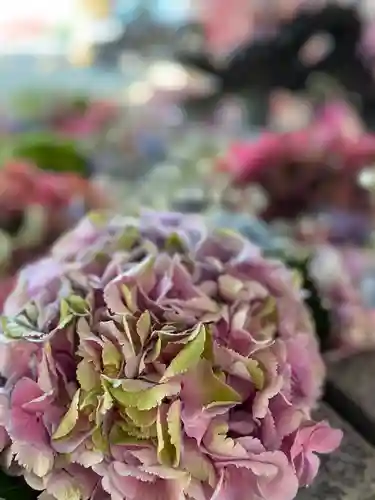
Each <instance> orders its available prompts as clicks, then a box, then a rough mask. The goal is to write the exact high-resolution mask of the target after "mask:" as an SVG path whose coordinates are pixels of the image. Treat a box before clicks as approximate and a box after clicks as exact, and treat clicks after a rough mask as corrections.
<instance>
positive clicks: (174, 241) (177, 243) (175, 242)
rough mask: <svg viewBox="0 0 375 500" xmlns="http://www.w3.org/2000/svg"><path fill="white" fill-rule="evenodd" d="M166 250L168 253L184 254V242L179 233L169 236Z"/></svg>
mask: <svg viewBox="0 0 375 500" xmlns="http://www.w3.org/2000/svg"><path fill="white" fill-rule="evenodd" d="M165 250H166V251H167V252H168V253H184V251H185V245H184V242H183V241H182V239H181V238H180V236H179V235H178V234H177V233H172V234H170V235H169V236H168V238H167V240H166V242H165Z"/></svg>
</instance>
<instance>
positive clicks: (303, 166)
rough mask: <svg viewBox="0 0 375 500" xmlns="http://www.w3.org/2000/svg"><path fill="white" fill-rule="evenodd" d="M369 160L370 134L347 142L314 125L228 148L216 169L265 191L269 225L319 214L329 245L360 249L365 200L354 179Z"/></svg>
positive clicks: (372, 152) (373, 152) (367, 226)
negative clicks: (344, 244)
mask: <svg viewBox="0 0 375 500" xmlns="http://www.w3.org/2000/svg"><path fill="white" fill-rule="evenodd" d="M374 159H375V135H374V134H364V133H363V134H360V136H359V137H348V136H346V135H345V134H344V133H343V131H342V130H341V129H340V128H337V127H336V128H328V129H327V126H326V124H325V122H323V124H322V123H320V122H318V123H316V124H315V123H314V124H312V125H311V126H310V127H307V128H305V129H302V130H298V131H294V132H289V133H284V134H280V133H274V132H267V133H264V134H263V135H262V136H260V138H259V139H258V140H257V141H256V142H251V143H237V144H233V145H232V147H231V148H230V149H229V151H228V153H227V155H226V156H225V158H223V159H222V160H221V161H220V166H221V168H222V169H223V170H225V171H226V172H227V173H228V174H229V176H230V178H231V181H233V182H234V183H235V184H238V185H239V186H241V187H243V186H244V185H247V184H253V183H257V184H259V185H261V186H262V187H263V188H264V189H265V191H266V192H267V195H268V199H269V206H268V207H267V209H266V210H265V211H264V213H263V215H264V217H266V218H267V219H268V220H273V219H281V218H285V219H292V220H295V219H296V218H297V217H298V216H300V215H304V214H306V213H314V214H316V213H321V214H322V215H324V216H325V218H326V220H327V224H328V226H329V237H330V240H331V241H333V242H335V243H337V242H340V243H342V242H343V241H344V242H346V241H350V242H355V243H360V244H363V242H364V241H366V239H368V237H369V233H370V230H371V221H370V216H369V214H370V197H369V193H368V191H367V190H366V189H365V188H363V187H361V186H359V185H358V174H359V173H360V172H361V171H362V170H364V169H365V168H367V167H368V165H371V164H372V163H373V161H374ZM338 186H340V189H337V187H338Z"/></svg>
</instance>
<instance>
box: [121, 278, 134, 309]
mask: <svg viewBox="0 0 375 500" xmlns="http://www.w3.org/2000/svg"><path fill="white" fill-rule="evenodd" d="M121 292H122V296H123V299H124V302H125V305H126V307H127V308H128V309H129V311H130V312H131V313H135V312H136V311H137V309H138V305H137V299H136V296H135V291H134V290H131V289H130V288H129V287H127V286H126V285H124V284H123V285H121Z"/></svg>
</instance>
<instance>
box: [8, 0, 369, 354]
mask: <svg viewBox="0 0 375 500" xmlns="http://www.w3.org/2000/svg"><path fill="white" fill-rule="evenodd" d="M374 23H375V3H374V2H373V1H372V0H360V1H354V0H353V2H350V1H341V2H340V1H331V2H330V1H324V0H322V1H321V0H319V1H318V0H314V1H310V2H309V1H303V0H268V1H267V2H266V1H260V0H232V1H230V2H229V1H228V0H178V1H175V2H172V1H171V0H64V1H63V2H58V3H57V4H55V3H53V4H52V2H50V1H49V0H29V1H28V2H26V3H25V1H24V0H12V2H9V3H7V4H4V6H3V7H2V9H1V10H0V42H1V43H0V76H1V86H0V167H1V168H0V209H1V210H0V236H1V238H0V241H1V243H0V251H1V255H0V268H1V270H2V271H1V272H2V276H3V277H4V286H3V292H2V296H3V297H5V296H6V295H7V293H8V291H9V289H11V286H12V283H13V276H14V273H15V272H16V271H17V269H18V268H19V267H20V266H22V265H24V264H25V263H27V262H29V261H30V260H32V259H34V258H35V257H36V256H38V255H41V254H43V253H44V252H45V251H46V250H47V249H48V247H49V245H50V244H51V242H52V241H54V239H55V238H56V237H58V236H59V235H60V234H61V233H62V232H64V231H65V230H66V229H68V228H69V227H71V225H72V224H75V223H76V222H77V220H78V219H79V218H80V217H81V216H82V215H84V214H85V213H86V211H88V210H92V209H96V208H110V209H114V210H116V211H119V212H122V213H127V214H137V213H139V211H140V210H141V208H142V207H148V208H152V209H156V210H174V211H178V212H183V213H189V214H200V215H203V216H204V217H206V220H207V221H208V223H209V224H211V225H212V226H215V227H216V226H217V227H229V228H232V229H236V230H239V231H240V232H242V234H243V235H244V236H246V237H247V238H249V239H251V240H252V241H253V242H254V243H256V244H257V245H259V246H261V247H262V248H263V249H264V250H265V251H267V252H272V253H274V254H275V253H277V255H278V256H280V255H281V253H282V254H283V255H284V258H285V254H288V256H289V257H290V255H291V254H292V255H293V258H295V254H296V253H298V255H299V254H300V252H302V251H303V252H310V253H311V252H317V251H318V250H319V249H321V248H323V247H324V248H325V247H326V246H328V245H331V247H332V250H333V251H334V252H335V255H336V257H335V258H337V256H338V258H339V259H341V260H342V262H343V264H342V265H343V266H344V268H345V272H346V273H347V274H348V279H349V280H350V282H351V284H353V287H354V288H355V290H356V294H357V295H356V297H357V296H358V297H359V298H358V300H359V302H360V304H361V307H362V312H363V314H364V316H365V317H366V321H365V323H366V327H363V328H362V330H366V332H365V333H364V334H363V335H362V337H361V340H360V341H358V342H360V343H362V344H363V345H366V346H367V345H368V344H374V345H375V338H373V335H372V333H371V334H370V333H369V332H370V331H371V332H372V329H373V319H372V313H373V311H375V260H374V259H373V245H374V214H375V212H374V209H375V205H374V202H375V195H374V193H375V175H374V165H375V134H374V131H373V130H374V128H375V80H374V74H375V73H374V70H375V24H374ZM324 255H328V254H324ZM289 257H288V258H289ZM327 258H328V257H327ZM297 260H298V259H297ZM335 269H337V268H335ZM338 274H339V273H338ZM369 276H370V278H369ZM336 278H337V276H336ZM365 278H366V279H365ZM332 279H333V280H334V279H335V277H333V278H332ZM354 285H355V286H354ZM0 288H1V287H0ZM340 300H341V301H343V300H344V299H340ZM340 300H339V301H338V304H339V305H340V304H341V302H340ZM356 300H357V299H356ZM337 307H338V306H337ZM362 330H361V331H362ZM338 336H339V337H340V335H338ZM330 342H331V343H332V342H333V341H330ZM334 342H337V339H336V340H335V341H334ZM334 342H333V343H334ZM353 342H354V343H355V342H356V341H353ZM349 343H350V342H349ZM338 344H340V341H339V342H338ZM362 344H361V345H362ZM335 345H336V344H335ZM351 348H352V346H351Z"/></svg>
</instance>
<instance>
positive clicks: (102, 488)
mask: <svg viewBox="0 0 375 500" xmlns="http://www.w3.org/2000/svg"><path fill="white" fill-rule="evenodd" d="M151 220H152V221H153V223H152V224H151V223H150V221H151ZM82 228H83V229H84V231H82ZM49 259H50V260H49V265H48V266H47V267H48V269H49V271H48V275H47V278H46V275H43V272H44V271H43V270H44V269H47V267H43V266H42V265H41V263H36V264H35V268H34V272H32V269H31V268H29V269H28V270H27V271H25V272H23V273H21V275H20V277H19V281H18V284H17V286H16V288H15V291H14V293H13V294H12V295H11V296H10V297H9V299H8V301H7V303H6V305H5V313H6V315H5V316H4V317H3V318H2V329H3V334H2V337H3V353H4V355H3V357H2V359H1V360H0V361H1V363H0V364H1V366H0V368H1V373H2V374H3V376H4V377H6V384H5V387H4V389H3V393H4V394H3V399H0V404H1V408H2V412H1V415H2V420H1V422H0V423H1V424H2V426H3V427H2V429H3V436H4V438H3V440H2V443H3V454H4V455H5V457H6V458H7V463H8V464H9V466H12V465H14V464H16V465H17V466H18V467H19V468H20V469H21V471H22V473H23V475H24V477H25V479H26V481H27V482H28V483H29V484H30V485H31V486H32V487H33V488H35V489H38V490H40V491H43V492H46V493H48V494H49V495H51V496H52V497H53V498H56V499H57V500H60V499H63V498H74V499H77V500H88V499H91V500H93V499H99V498H100V499H113V500H129V499H131V500H143V499H144V498H147V499H149V500H161V499H163V500H180V499H184V500H224V499H225V500H241V499H242V498H256V499H259V500H262V499H263V500H268V499H270V498H272V499H273V500H289V499H290V500H291V499H293V498H295V496H296V494H297V491H298V489H299V488H300V487H303V486H306V485H308V484H310V483H311V482H312V480H313V479H314V477H315V475H316V473H317V471H318V466H319V458H318V455H317V454H320V453H329V452H331V451H332V450H333V449H335V448H336V447H337V446H338V444H339V442H340V439H341V432H340V431H337V430H333V429H331V428H330V427H329V425H328V424H327V423H324V422H314V421H313V420H312V417H311V410H312V409H313V408H314V406H315V404H316V403H317V400H318V398H319V396H320V392H321V387H322V383H323V377H324V365H323V363H322V360H321V358H320V355H319V352H318V346H317V342H316V339H315V337H314V332H313V330H312V326H311V322H310V319H309V316H308V313H307V311H306V309H305V307H304V305H303V300H302V299H301V292H300V290H299V288H298V284H297V283H296V280H295V279H294V278H295V277H294V276H293V275H292V274H291V272H289V271H288V270H287V269H286V268H285V267H284V266H283V265H282V264H281V263H279V262H276V261H275V262H273V261H268V260H266V259H264V258H263V257H262V256H261V254H260V252H259V250H258V249H257V248H256V247H254V246H253V245H252V244H250V243H248V242H246V241H245V240H244V239H243V238H242V237H240V236H238V235H237V234H235V233H230V232H220V231H218V232H213V233H209V232H206V231H205V229H204V227H203V225H201V226H198V225H197V227H196V228H195V231H192V227H191V224H190V222H189V223H186V224H185V219H184V218H182V217H180V218H178V217H176V216H173V217H172V216H171V217H167V215H166V214H164V215H163V217H161V218H157V217H154V219H152V218H151V216H150V214H148V215H146V216H145V217H143V218H141V219H140V220H133V219H129V218H122V217H108V216H102V217H99V216H98V215H96V216H95V217H94V218H88V219H86V220H85V221H84V222H83V223H82V224H81V225H80V226H78V227H77V228H76V229H75V230H73V231H72V232H71V233H69V234H68V236H67V237H65V238H64V239H63V240H61V241H60V242H58V243H57V244H56V246H55V247H54V248H53V249H52V252H51V256H50V257H49ZM21 353H22V356H21Z"/></svg>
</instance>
